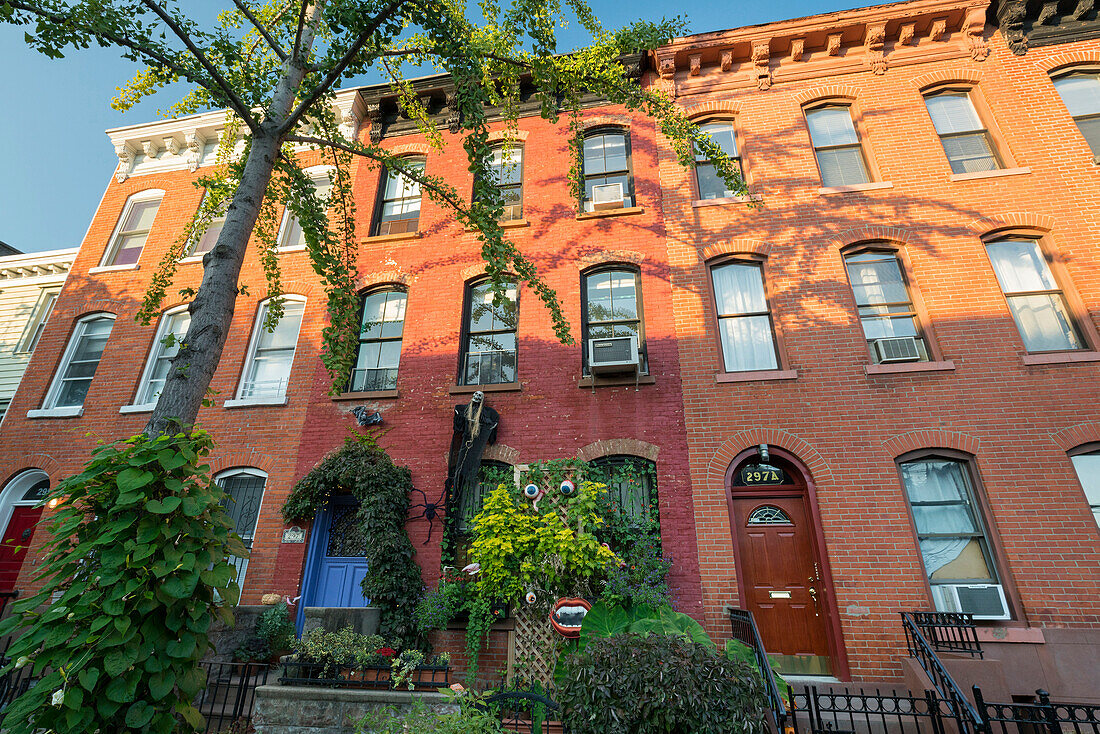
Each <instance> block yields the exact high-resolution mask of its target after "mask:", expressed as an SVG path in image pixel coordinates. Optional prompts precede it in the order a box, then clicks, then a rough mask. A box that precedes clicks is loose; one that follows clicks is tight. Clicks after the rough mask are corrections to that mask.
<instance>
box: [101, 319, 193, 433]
mask: <svg viewBox="0 0 1100 734" xmlns="http://www.w3.org/2000/svg"><path fill="white" fill-rule="evenodd" d="M187 308H188V304H184V305H182V306H176V307H175V308H170V309H168V310H167V311H165V312H164V313H162V314H161V315H160V323H158V324H157V333H156V337H155V338H154V339H153V344H152V346H150V347H149V354H148V356H147V357H146V358H145V369H143V370H142V371H141V381H140V382H138V389H137V392H136V393H134V402H133V403H131V404H130V405H123V406H122V407H120V408H119V409H118V412H119V413H147V412H149V411H151V410H152V409H153V408H155V407H156V405H157V401H156V400H153V401H145V402H138V401H139V400H140V398H142V397H143V396H144V395H145V393H146V392H147V391H148V389H149V380H150V379H152V376H153V369H154V367H156V363H157V361H158V360H159V359H160V355H161V352H163V351H164V338H165V337H166V336H167V333H166V332H167V329H168V321H169V320H170V319H171V318H172V317H173V316H176V315H178V314H181V313H186V312H187Z"/></svg>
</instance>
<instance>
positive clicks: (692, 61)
mask: <svg viewBox="0 0 1100 734" xmlns="http://www.w3.org/2000/svg"><path fill="white" fill-rule="evenodd" d="M688 64H689V65H690V67H691V69H690V71H688V74H690V75H691V76H699V72H700V71H701V70H702V68H703V54H691V55H690V56H688Z"/></svg>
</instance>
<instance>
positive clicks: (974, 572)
mask: <svg viewBox="0 0 1100 734" xmlns="http://www.w3.org/2000/svg"><path fill="white" fill-rule="evenodd" d="M984 545H985V539H984V538H965V537H964V538H922V539H921V541H920V551H921V555H922V556H923V557H924V570H925V572H926V573H927V574H928V580H929V581H935V582H941V583H943V582H951V581H986V582H993V583H995V582H996V576H994V575H993V573H992V571H991V570H990V568H989V562H988V561H987V560H986V555H985V553H984V552H983V551H984Z"/></svg>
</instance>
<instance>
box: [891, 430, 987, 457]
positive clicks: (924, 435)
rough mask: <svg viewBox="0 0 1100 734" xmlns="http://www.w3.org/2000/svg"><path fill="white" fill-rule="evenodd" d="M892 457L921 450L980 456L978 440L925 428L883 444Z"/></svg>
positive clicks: (954, 432) (956, 433)
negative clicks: (948, 451)
mask: <svg viewBox="0 0 1100 734" xmlns="http://www.w3.org/2000/svg"><path fill="white" fill-rule="evenodd" d="M882 447H883V448H884V449H886V451H887V453H889V454H890V456H891V457H893V458H897V457H899V456H902V455H904V454H908V453H909V452H911V451H919V450H921V449H954V450H955V451H962V452H963V453H966V454H970V455H971V456H977V455H978V449H979V448H980V444H979V442H978V439H976V438H974V437H973V436H970V435H968V434H966V433H960V432H959V431H944V430H942V429H939V428H925V429H922V430H918V431H909V432H908V433H902V434H900V435H898V436H894V437H893V438H891V439H888V440H886V441H883V442H882Z"/></svg>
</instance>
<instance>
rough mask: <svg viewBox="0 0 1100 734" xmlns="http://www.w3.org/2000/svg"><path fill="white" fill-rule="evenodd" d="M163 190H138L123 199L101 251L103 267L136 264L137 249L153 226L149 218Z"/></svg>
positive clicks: (139, 255)
mask: <svg viewBox="0 0 1100 734" xmlns="http://www.w3.org/2000/svg"><path fill="white" fill-rule="evenodd" d="M163 198H164V192H163V191H161V190H160V189H150V190H148V191H139V192H138V193H136V194H133V195H132V196H130V198H129V199H127V200H126V206H125V208H123V210H122V216H120V217H119V219H118V224H117V225H115V231H114V232H112V233H111V241H110V244H109V245H108V246H107V250H106V251H105V252H104V253H103V261H102V262H101V263H100V265H101V266H104V267H117V266H127V267H133V266H136V265H137V262H138V259H139V258H140V257H141V251H142V250H143V249H145V241H146V240H147V239H148V238H149V230H151V229H152V228H153V220H154V219H156V217H157V210H158V209H160V202H161V199H163Z"/></svg>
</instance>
